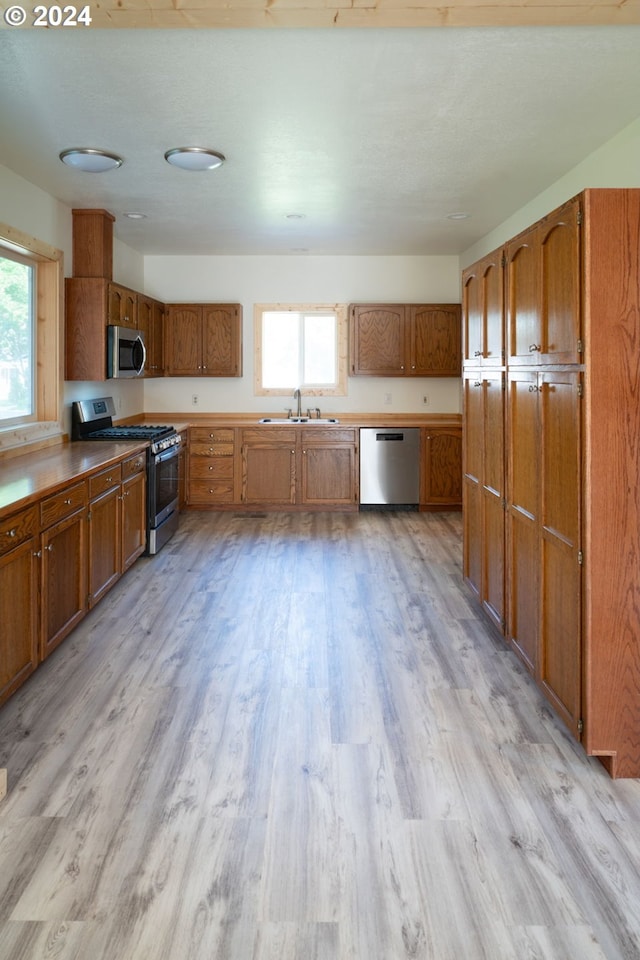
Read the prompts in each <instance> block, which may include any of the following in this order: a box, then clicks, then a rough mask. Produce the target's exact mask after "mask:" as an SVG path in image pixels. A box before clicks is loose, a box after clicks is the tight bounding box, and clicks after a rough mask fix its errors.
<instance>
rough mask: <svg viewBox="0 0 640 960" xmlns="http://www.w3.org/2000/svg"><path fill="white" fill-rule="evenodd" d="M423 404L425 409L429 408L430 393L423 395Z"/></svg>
mask: <svg viewBox="0 0 640 960" xmlns="http://www.w3.org/2000/svg"><path fill="white" fill-rule="evenodd" d="M422 403H423V405H424V406H425V407H428V406H429V394H428V393H424V394H423V395H422Z"/></svg>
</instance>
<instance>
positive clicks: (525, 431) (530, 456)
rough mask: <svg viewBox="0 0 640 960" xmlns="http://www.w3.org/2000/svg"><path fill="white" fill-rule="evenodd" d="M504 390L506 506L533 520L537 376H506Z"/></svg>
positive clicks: (535, 506)
mask: <svg viewBox="0 0 640 960" xmlns="http://www.w3.org/2000/svg"><path fill="white" fill-rule="evenodd" d="M508 388H509V397H508V406H507V422H508V442H509V446H508V464H507V468H508V474H509V506H510V509H512V510H515V511H517V512H519V513H523V514H524V515H526V516H527V517H529V519H531V520H537V519H538V491H539V481H538V477H539V471H540V454H539V441H538V377H537V374H535V373H531V372H522V373H509V377H508Z"/></svg>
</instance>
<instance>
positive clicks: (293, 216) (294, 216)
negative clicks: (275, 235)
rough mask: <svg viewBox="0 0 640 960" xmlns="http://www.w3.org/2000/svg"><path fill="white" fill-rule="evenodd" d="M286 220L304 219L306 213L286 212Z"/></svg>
mask: <svg viewBox="0 0 640 960" xmlns="http://www.w3.org/2000/svg"><path fill="white" fill-rule="evenodd" d="M286 216H287V220H304V218H305V217H306V213H288V214H287V215H286Z"/></svg>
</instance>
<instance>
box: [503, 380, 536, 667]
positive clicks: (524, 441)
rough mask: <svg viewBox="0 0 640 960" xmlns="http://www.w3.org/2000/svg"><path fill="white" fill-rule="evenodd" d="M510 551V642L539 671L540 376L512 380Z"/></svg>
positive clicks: (509, 491)
mask: <svg viewBox="0 0 640 960" xmlns="http://www.w3.org/2000/svg"><path fill="white" fill-rule="evenodd" d="M508 388H509V395H508V405H507V433H508V503H507V551H508V561H507V567H508V570H509V579H508V621H509V639H510V641H511V643H512V645H513V646H514V648H515V649H516V651H517V652H518V653H519V654H520V656H521V657H522V659H523V660H524V662H525V663H526V665H527V666H528V668H529V669H530V670H531V671H532V672H535V670H536V667H537V649H538V633H539V614H538V595H539V586H538V564H539V525H538V514H539V488H540V484H539V472H540V452H539V428H538V377H537V374H535V373H531V372H521V373H518V372H515V373H510V374H509V378H508Z"/></svg>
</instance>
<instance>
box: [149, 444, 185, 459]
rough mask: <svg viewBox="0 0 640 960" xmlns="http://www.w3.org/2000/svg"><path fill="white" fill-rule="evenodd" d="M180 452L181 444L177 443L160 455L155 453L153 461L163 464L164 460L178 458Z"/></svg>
mask: <svg viewBox="0 0 640 960" xmlns="http://www.w3.org/2000/svg"><path fill="white" fill-rule="evenodd" d="M179 452H180V444H179V443H175V444H174V445H173V446H172V447H167V449H166V450H161V451H160V452H159V453H154V454H153V455H152V456H153V459H154V461H155V462H156V463H162V462H163V461H164V460H171V458H172V457H177V456H178V454H179Z"/></svg>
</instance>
